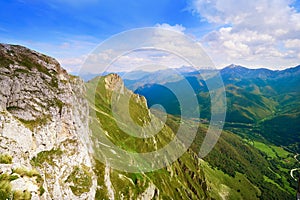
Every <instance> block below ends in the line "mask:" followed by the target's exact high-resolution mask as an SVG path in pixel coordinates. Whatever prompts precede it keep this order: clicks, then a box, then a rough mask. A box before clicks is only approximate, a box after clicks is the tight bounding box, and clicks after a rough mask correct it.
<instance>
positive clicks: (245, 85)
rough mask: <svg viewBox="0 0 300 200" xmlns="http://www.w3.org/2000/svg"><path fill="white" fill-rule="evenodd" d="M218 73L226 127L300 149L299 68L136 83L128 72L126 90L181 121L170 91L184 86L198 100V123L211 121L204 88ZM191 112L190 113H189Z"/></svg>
mask: <svg viewBox="0 0 300 200" xmlns="http://www.w3.org/2000/svg"><path fill="white" fill-rule="evenodd" d="M216 72H219V74H220V76H221V77H222V79H223V82H224V87H225V90H226V96H227V116H226V127H227V126H229V124H230V126H233V124H238V123H242V124H252V125H253V126H255V127H256V129H257V132H258V133H259V134H260V135H261V136H262V137H265V138H266V139H267V140H269V141H271V142H273V143H275V144H277V145H285V146H290V147H292V148H293V149H297V150H299V149H300V146H299V144H300V95H299V94H300V89H299V86H300V65H298V66H296V67H293V68H288V69H285V70H269V69H264V68H261V69H248V68H246V67H242V66H238V65H230V66H228V67H225V68H224V69H221V70H218V71H216V70H203V71H188V72H182V73H181V72H180V71H179V73H177V72H175V71H174V70H170V69H168V70H164V71H157V72H152V73H149V72H145V73H144V74H143V73H141V72H140V73H139V74H140V78H136V79H133V78H131V74H134V73H135V72H132V73H127V76H128V77H130V79H125V80H124V82H125V85H126V86H127V87H128V88H130V89H132V90H134V91H135V92H136V93H138V94H140V95H143V96H145V97H146V99H147V102H148V106H152V105H154V104H162V105H163V106H164V107H165V109H166V110H167V112H168V113H170V114H173V115H180V114H181V113H180V107H179V102H178V100H177V99H176V96H175V95H174V94H172V92H171V91H170V90H169V89H168V88H173V87H177V88H178V87H181V86H182V85H183V82H184V81H185V80H187V81H188V82H189V84H190V85H191V86H192V88H193V89H194V91H195V94H196V95H197V98H198V102H199V105H200V108H201V113H200V115H201V116H200V117H201V118H206V119H207V120H209V119H210V109H211V108H210V97H209V91H208V88H207V85H206V83H207V82H209V81H213V79H214V75H215V73H216ZM141 74H143V76H141ZM203 74H204V77H206V80H204V78H203V77H202V76H203ZM209 74H211V75H210V76H209ZM207 77H208V78H207ZM184 79H185V80H184ZM181 90H182V91H184V90H185V88H181ZM193 110H194V108H191V113H192V112H193Z"/></svg>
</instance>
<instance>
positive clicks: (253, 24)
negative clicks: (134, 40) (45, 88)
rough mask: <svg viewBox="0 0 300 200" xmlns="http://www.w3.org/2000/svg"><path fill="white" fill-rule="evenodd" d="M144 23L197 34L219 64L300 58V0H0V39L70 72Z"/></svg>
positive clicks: (272, 63) (288, 62)
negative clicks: (116, 37) (43, 56)
mask: <svg viewBox="0 0 300 200" xmlns="http://www.w3.org/2000/svg"><path fill="white" fill-rule="evenodd" d="M143 27H161V28H167V29H169V30H175V31H178V32H180V33H182V34H184V35H186V36H188V37H190V38H192V39H193V40H195V41H196V42H197V43H199V44H200V45H201V46H202V48H203V49H204V51H205V52H206V53H207V55H208V56H209V57H210V58H211V60H212V61H213V63H214V65H215V66H216V67H217V68H223V67H225V66H227V65H229V64H232V63H234V64H238V65H243V66H246V67H249V68H261V67H264V68H270V69H284V68H288V67H293V66H296V65H299V64H300V0H252V1H247V0H244V1H243V0H239V1H237V0H159V1H154V0H47V1H41V0H14V1H12V0H6V1H4V0H2V1H0V42H2V43H11V44H19V45H24V46H26V47H29V48H32V49H34V50H37V51H39V52H42V53H44V54H47V55H50V56H52V57H54V58H56V59H57V60H58V61H59V62H60V63H61V65H62V66H63V67H64V68H66V69H67V70H68V71H69V72H71V73H76V72H77V71H78V70H80V68H81V66H82V64H83V63H84V61H85V59H86V58H87V57H88V55H89V54H90V53H91V52H92V51H93V50H94V49H95V48H96V47H97V46H98V45H99V44H100V43H101V42H103V41H105V40H107V39H108V38H110V37H112V36H113V35H115V34H119V33H121V32H123V31H128V30H130V29H135V28H143ZM132 56H137V54H134V55H132ZM139 56H141V57H142V58H140V59H137V58H134V57H132V58H133V60H134V59H137V60H139V61H140V63H141V64H142V62H143V55H139ZM125 60H126V59H124V63H123V66H126V63H125ZM127 60H128V59H127ZM169 60H170V59H169ZM162 62H163V61H162ZM179 63H180V62H179Z"/></svg>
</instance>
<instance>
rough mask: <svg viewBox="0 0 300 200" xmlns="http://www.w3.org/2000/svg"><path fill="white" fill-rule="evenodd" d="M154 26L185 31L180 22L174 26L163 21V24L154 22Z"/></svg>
mask: <svg viewBox="0 0 300 200" xmlns="http://www.w3.org/2000/svg"><path fill="white" fill-rule="evenodd" d="M155 27H158V28H164V29H168V30H171V31H177V32H181V33H183V32H184V31H185V27H184V26H182V25H181V24H175V25H174V26H172V25H170V24H166V23H163V24H156V25H155Z"/></svg>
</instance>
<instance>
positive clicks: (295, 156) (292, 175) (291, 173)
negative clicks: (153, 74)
mask: <svg viewBox="0 0 300 200" xmlns="http://www.w3.org/2000/svg"><path fill="white" fill-rule="evenodd" d="M297 156H299V154H296V155H294V158H295V160H296V161H297V162H298V163H300V161H299V160H298V159H297ZM298 170H300V168H294V169H291V171H290V175H291V177H292V178H293V179H294V180H295V181H297V178H295V177H294V174H293V173H294V171H298Z"/></svg>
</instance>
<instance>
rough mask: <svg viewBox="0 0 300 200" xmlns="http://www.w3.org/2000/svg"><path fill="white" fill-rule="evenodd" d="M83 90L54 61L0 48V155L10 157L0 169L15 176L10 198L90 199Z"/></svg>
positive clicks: (91, 182)
mask: <svg viewBox="0 0 300 200" xmlns="http://www.w3.org/2000/svg"><path fill="white" fill-rule="evenodd" d="M84 92H85V87H84V83H83V81H81V80H80V79H79V78H76V77H73V76H70V75H68V74H67V72H66V71H65V70H64V69H62V68H61V67H60V65H59V63H58V62H57V61H56V60H55V59H53V58H50V57H48V56H45V55H42V54H40V53H38V52H35V51H32V50H29V49H27V48H25V47H21V46H15V45H6V44H0V154H1V155H8V156H10V157H11V161H10V162H6V163H1V164H0V170H1V171H2V173H3V174H13V175H14V176H15V177H14V179H15V180H13V181H12V182H11V186H12V188H11V190H12V191H11V193H12V194H11V195H13V194H14V193H16V192H19V193H20V192H23V193H24V191H26V192H27V193H24V194H22V195H24V196H26V195H27V196H28V194H29V193H30V195H29V197H30V198H31V199H94V196H95V192H96V187H97V179H96V177H95V174H94V172H93V170H92V166H93V160H92V156H91V154H92V150H91V147H90V145H89V144H90V141H89V140H90V139H89V127H88V116H89V112H88V111H89V107H88V102H87V101H86V100H85V98H84ZM80 176H82V177H80ZM81 178H82V179H84V180H85V181H84V183H82V182H81V180H80V179H81ZM28 192H29V193H28ZM24 198H25V197H24Z"/></svg>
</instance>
